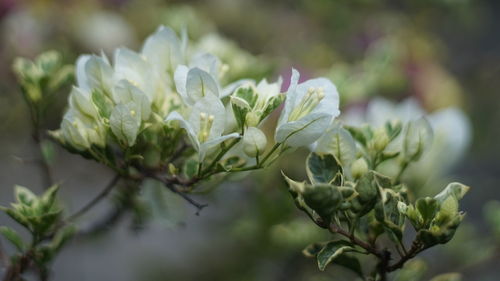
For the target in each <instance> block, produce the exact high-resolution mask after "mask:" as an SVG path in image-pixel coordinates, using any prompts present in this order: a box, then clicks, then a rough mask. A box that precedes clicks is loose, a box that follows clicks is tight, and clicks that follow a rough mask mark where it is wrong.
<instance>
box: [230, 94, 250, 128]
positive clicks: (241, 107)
mask: <svg viewBox="0 0 500 281" xmlns="http://www.w3.org/2000/svg"><path fill="white" fill-rule="evenodd" d="M231 106H232V108H233V115H234V118H235V119H236V123H237V124H238V127H239V128H243V127H244V126H245V121H246V116H247V114H248V112H250V110H251V108H250V105H249V104H248V103H247V102H246V101H245V100H244V99H241V98H238V97H234V96H231Z"/></svg>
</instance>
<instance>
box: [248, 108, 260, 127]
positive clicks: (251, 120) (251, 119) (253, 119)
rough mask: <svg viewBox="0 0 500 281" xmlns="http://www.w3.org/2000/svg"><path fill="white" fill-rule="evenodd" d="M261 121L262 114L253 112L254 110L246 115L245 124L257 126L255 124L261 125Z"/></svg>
mask: <svg viewBox="0 0 500 281" xmlns="http://www.w3.org/2000/svg"><path fill="white" fill-rule="evenodd" d="M259 121H260V116H259V115H258V114H257V113H256V112H253V111H250V112H248V113H247V115H246V117H245V124H246V125H247V126H248V127H255V126H257V125H259Z"/></svg>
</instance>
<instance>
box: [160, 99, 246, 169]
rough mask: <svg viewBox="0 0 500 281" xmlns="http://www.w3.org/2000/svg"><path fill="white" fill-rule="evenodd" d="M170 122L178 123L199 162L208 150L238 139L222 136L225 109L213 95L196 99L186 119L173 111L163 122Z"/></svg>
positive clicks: (231, 135)
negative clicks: (184, 131) (224, 142)
mask: <svg viewBox="0 0 500 281" xmlns="http://www.w3.org/2000/svg"><path fill="white" fill-rule="evenodd" d="M172 120H176V121H178V122H179V125H180V126H181V127H182V128H183V129H185V130H186V133H187V135H188V137H189V140H190V142H191V144H192V145H193V147H194V149H195V150H196V151H198V155H199V161H200V162H201V161H203V159H204V158H205V156H206V154H207V153H208V152H209V151H210V149H212V148H214V147H215V146H217V145H218V144H220V143H221V142H223V141H225V140H227V139H230V138H237V137H239V134H237V133H232V134H228V135H224V136H222V133H223V132H224V125H225V122H226V116H225V108H224V105H223V104H222V102H221V101H220V100H219V98H218V97H217V96H215V95H211V94H209V95H205V96H203V97H201V98H200V99H198V101H196V103H195V104H194V105H193V106H192V108H191V112H190V113H189V116H188V118H187V119H186V118H184V117H183V116H182V115H180V114H179V113H178V112H175V111H174V112H172V113H170V114H169V115H168V116H167V118H166V119H165V121H172Z"/></svg>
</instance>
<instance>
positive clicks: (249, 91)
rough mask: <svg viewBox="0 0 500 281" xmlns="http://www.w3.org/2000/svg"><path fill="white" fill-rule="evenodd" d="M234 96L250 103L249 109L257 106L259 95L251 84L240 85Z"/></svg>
mask: <svg viewBox="0 0 500 281" xmlns="http://www.w3.org/2000/svg"><path fill="white" fill-rule="evenodd" d="M233 96H234V97H236V98H239V99H242V100H244V101H245V102H246V103H247V104H248V106H249V110H250V109H252V108H254V107H255V103H256V102H257V99H258V97H259V96H258V94H257V92H256V91H255V88H254V87H253V86H251V85H248V86H242V87H239V88H238V89H237V90H236V91H235V93H234V94H233Z"/></svg>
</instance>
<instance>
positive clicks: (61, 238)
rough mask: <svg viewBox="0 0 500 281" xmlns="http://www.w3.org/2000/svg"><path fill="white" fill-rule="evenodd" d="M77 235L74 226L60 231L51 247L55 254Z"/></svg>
mask: <svg viewBox="0 0 500 281" xmlns="http://www.w3.org/2000/svg"><path fill="white" fill-rule="evenodd" d="M75 233H76V227H74V226H68V227H65V228H63V229H61V230H60V231H58V232H57V233H56V235H55V236H54V239H52V242H51V243H50V246H51V248H52V249H53V250H54V252H58V251H60V249H61V248H62V247H63V246H64V244H66V242H68V241H69V239H71V237H73V235H74V234H75Z"/></svg>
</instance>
